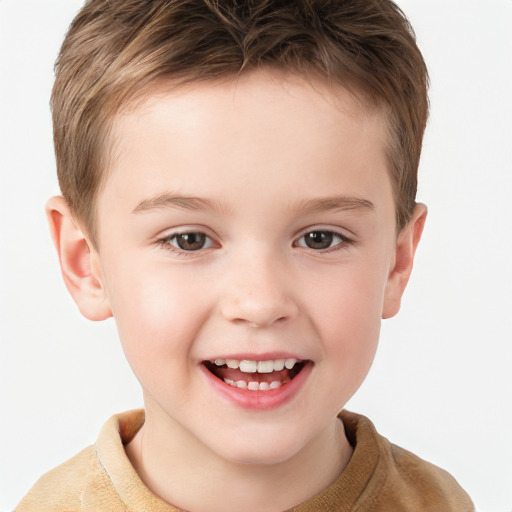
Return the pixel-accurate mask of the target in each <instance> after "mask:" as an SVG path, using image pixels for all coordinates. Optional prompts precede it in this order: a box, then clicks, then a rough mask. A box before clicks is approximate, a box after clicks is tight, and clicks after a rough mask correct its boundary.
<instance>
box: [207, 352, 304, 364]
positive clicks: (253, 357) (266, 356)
mask: <svg viewBox="0 0 512 512" xmlns="http://www.w3.org/2000/svg"><path fill="white" fill-rule="evenodd" d="M216 359H225V360H226V359H234V360H235V361H257V362H258V361H270V360H276V359H296V360H297V361H306V360H307V358H304V357H300V356H299V355H297V354H292V353H290V352H268V353H263V354H254V353H253V354H251V353H249V352H243V353H237V354H221V355H215V356H213V357H208V358H206V359H203V361H210V362H212V363H213V362H215V360H216Z"/></svg>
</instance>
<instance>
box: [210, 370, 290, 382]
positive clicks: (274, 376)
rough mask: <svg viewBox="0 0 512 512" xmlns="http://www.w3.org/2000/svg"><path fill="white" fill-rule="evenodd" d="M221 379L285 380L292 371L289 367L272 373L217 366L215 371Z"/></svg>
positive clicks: (248, 380)
mask: <svg viewBox="0 0 512 512" xmlns="http://www.w3.org/2000/svg"><path fill="white" fill-rule="evenodd" d="M213 373H214V374H215V375H216V376H217V377H219V379H229V380H233V381H235V382H238V381H240V380H243V381H245V382H268V383H269V384H270V383H271V382H275V381H276V380H277V381H280V382H284V381H285V380H288V379H290V372H289V370H287V369H284V370H280V371H277V372H276V371H274V372H271V373H245V372H241V371H240V370H239V369H238V368H227V367H222V368H215V371H214V372H213Z"/></svg>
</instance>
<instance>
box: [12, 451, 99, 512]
mask: <svg viewBox="0 0 512 512" xmlns="http://www.w3.org/2000/svg"><path fill="white" fill-rule="evenodd" d="M100 469H101V468H98V467H97V458H96V456H95V450H94V447H93V446H89V447H87V448H86V449H85V450H82V451H81V452H80V453H78V454H77V455H75V456H74V457H72V458H71V459H69V460H68V461H66V462H64V463H63V464H61V465H60V466H57V467H56V468H54V469H52V470H51V471H48V472H47V473H45V474H44V475H43V476H41V478H39V480H38V481H37V482H36V483H35V485H34V486H33V487H32V489H30V491H29V492H28V494H27V495H26V496H25V497H24V498H23V500H22V501H21V502H20V504H19V505H18V507H17V508H16V512H33V511H36V510H37V511H38V512H47V511H54V510H61V509H65V510H77V511H78V510H82V507H81V501H82V500H81V497H82V493H83V489H84V487H85V485H86V484H87V482H88V481H90V479H91V476H92V475H94V474H95V473H96V472H98V471H99V470H100Z"/></svg>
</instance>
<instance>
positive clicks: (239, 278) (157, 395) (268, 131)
mask: <svg viewBox="0 0 512 512" xmlns="http://www.w3.org/2000/svg"><path fill="white" fill-rule="evenodd" d="M385 145H386V123H385V118H384V117H383V115H382V114H380V113H379V112H373V113H370V112H368V111H367V110H365V109H364V108H362V107H361V106H359V105H358V104H357V102H355V101H354V99H353V98H352V97H351V96H350V95H349V94H348V93H347V92H346V91H345V90H344V89H342V88H337V89H334V90H329V89H328V88H327V87H326V86H325V85H324V84H323V83H321V82H320V81H318V82H306V81H302V80H300V79H298V78H293V77H289V76H284V75H277V74H275V73H274V74H272V73H264V72H261V71H260V72H256V73H252V74H248V75H244V76H242V77H241V78H240V79H239V80H237V81H236V82H234V81H233V82H229V83H223V84H220V83H219V84H212V83H209V84H206V83H205V84H199V85H198V84H195V85H193V86H187V87H184V88H181V89H178V90H175V91H172V92H165V91H164V90H160V91H159V92H155V93H154V94H153V95H152V96H151V97H150V98H149V99H148V100H147V101H145V102H144V103H143V104H140V105H138V106H137V107H136V108H135V109H132V110H131V111H130V112H128V113H126V114H124V115H122V116H120V117H119V118H118V120H117V121H116V124H115V129H114V155H115V157H114V160H113V167H112V169H111V171H110V174H109V177H108V179H107V181H106V185H105V188H104V189H103V190H102V192H101V193H100V196H99V198H98V219H100V221H99V226H98V233H99V235H98V237H99V238H98V239H99V247H100V250H99V253H95V252H93V253H92V258H93V259H92V261H93V267H92V268H93V271H94V272H95V273H96V275H97V276H98V279H99V282H100V283H101V284H102V286H103V289H104V293H105V295H106V298H107V300H108V304H109V307H110V308H111V310H112V313H113V315H114V318H115V320H116V322H117V326H118V330H119V335H120V338H121V342H122V345H123V347H124V350H125V353H126V356H127V358H128V361H129V363H130V364H131V366H132V368H133V371H134V372H135V374H136V376H137V378H138V379H139V381H140V383H141V385H142V387H143V390H144V396H145V402H146V409H147V422H148V427H149V425H150V424H151V423H150V422H152V424H153V425H155V424H159V427H158V428H160V429H162V428H163V429H164V431H166V432H169V433H170V434H171V435H174V436H182V437H181V438H180V439H182V440H183V442H184V443H186V442H191V443H198V442H199V444H200V445H201V446H203V447H206V449H208V450H210V451H211V452H213V453H215V454H216V455H218V456H220V457H222V458H224V459H228V460H231V461H238V462H249V463H264V464H267V463H273V462H278V461H282V460H286V459H288V458H290V457H292V456H293V455H295V454H297V453H299V452H300V451H301V450H303V449H305V447H306V446H308V445H310V443H311V442H314V440H315V439H317V438H319V437H321V436H324V435H326V433H328V432H332V429H333V428H334V424H335V423H336V419H335V417H336V415H337V413H338V412H339V411H340V409H341V408H342V407H343V406H344V404H345V403H346V402H347V400H348V399H349V398H350V397H351V396H352V394H353V393H354V392H355V391H356V389H357V388H358V387H359V385H360V384H361V383H362V381H363V379H364V378H365V376H366V374H367V372H368V370H369V368H370V365H371V362H372V360H373V357H374V354H375V350H376V347H377V340H378V336H379V327H380V319H381V317H382V316H383V315H384V316H389V315H391V314H394V313H395V312H396V311H395V310H393V306H390V305H389V304H388V294H390V293H392V291H393V290H392V291H391V292H390V290H389V288H390V287H393V283H390V276H392V275H393V272H394V266H395V260H396V254H397V238H396V232H395V220H394V219H395V209H394V203H393V194H392V187H391V183H390V180H389V177H388V173H387V170H386V158H385ZM216 360H221V361H218V363H219V364H220V366H216V365H215V361H216ZM222 360H223V361H226V360H230V361H229V363H230V366H236V365H238V364H239V361H249V362H244V363H242V368H241V369H245V370H249V372H247V371H241V369H237V368H227V367H225V366H223V365H222V362H223V361H222ZM283 360H297V361H298V363H296V365H295V367H294V370H292V371H291V372H289V371H288V369H287V368H286V367H285V368H284V369H282V370H279V369H280V368H282V365H283ZM233 361H234V363H233ZM262 361H263V362H264V363H262V364H261V365H260V369H261V370H262V372H260V373H258V372H256V373H254V372H252V371H253V370H254V369H255V367H257V363H258V362H262ZM268 361H272V362H271V363H269V362H268ZM292 363H293V361H288V365H289V366H291V364H292ZM274 365H275V368H277V370H275V371H273V372H272V373H265V372H268V371H269V370H271V369H272V368H273V367H274ZM297 370H300V371H298V372H297ZM290 377H293V378H292V379H291V380H289V379H290ZM224 378H225V379H227V380H228V382H227V383H226V382H224V380H223V379H224ZM288 380H289V382H288ZM237 382H239V384H238V385H239V386H241V387H237V385H236V383H237ZM254 383H256V384H254ZM261 383H263V384H261ZM247 387H249V388H254V387H256V388H258V389H257V390H252V389H246V388H247ZM260 388H261V389H260ZM266 388H270V389H266ZM153 428H154V430H158V428H157V427H155V426H153Z"/></svg>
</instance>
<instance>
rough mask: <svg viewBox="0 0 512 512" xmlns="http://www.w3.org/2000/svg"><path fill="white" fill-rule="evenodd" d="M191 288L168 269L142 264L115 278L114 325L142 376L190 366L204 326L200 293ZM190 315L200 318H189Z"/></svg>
mask: <svg viewBox="0 0 512 512" xmlns="http://www.w3.org/2000/svg"><path fill="white" fill-rule="evenodd" d="M190 284H191V283H190V282H184V281H183V280H179V279H177V276H175V275H171V274H170V273H169V271H168V268H166V267H163V268H161V267H160V266H158V265H152V266H144V265H143V264H142V263H141V262H139V264H136V263H134V264H130V265H128V264H126V263H125V262H120V263H119V265H118V266H117V268H116V271H115V272H111V273H110V274H109V279H108V293H109V299H110V303H111V307H112V311H113V315H114V319H115V321H116V324H117V328H118V332H119V337H120V339H121V344H122V346H123V349H124V351H125V354H126V357H127V359H128V361H129V363H130V365H131V366H132V368H133V370H134V372H135V373H136V374H139V373H140V372H141V371H142V372H143V371H145V369H147V368H154V367H158V366H160V365H161V366H166V367H167V368H168V367H169V364H171V365H172V364H173V363H174V364H176V365H177V364H178V361H179V363H180V365H181V367H182V368H183V367H184V366H185V364H184V363H185V361H186V360H187V358H188V356H189V351H190V348H191V345H192V341H191V340H193V339H194V336H195V335H196V333H197V330H198V329H199V328H200V324H201V322H200V317H201V313H200V311H201V306H200V302H199V301H198V294H197V290H195V289H194V288H193V287H191V286H190ZM185 311H187V312H190V311H193V312H194V315H190V314H188V315H185V314H184V312H185ZM178 356H179V357H178ZM184 357H185V359H184Z"/></svg>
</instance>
